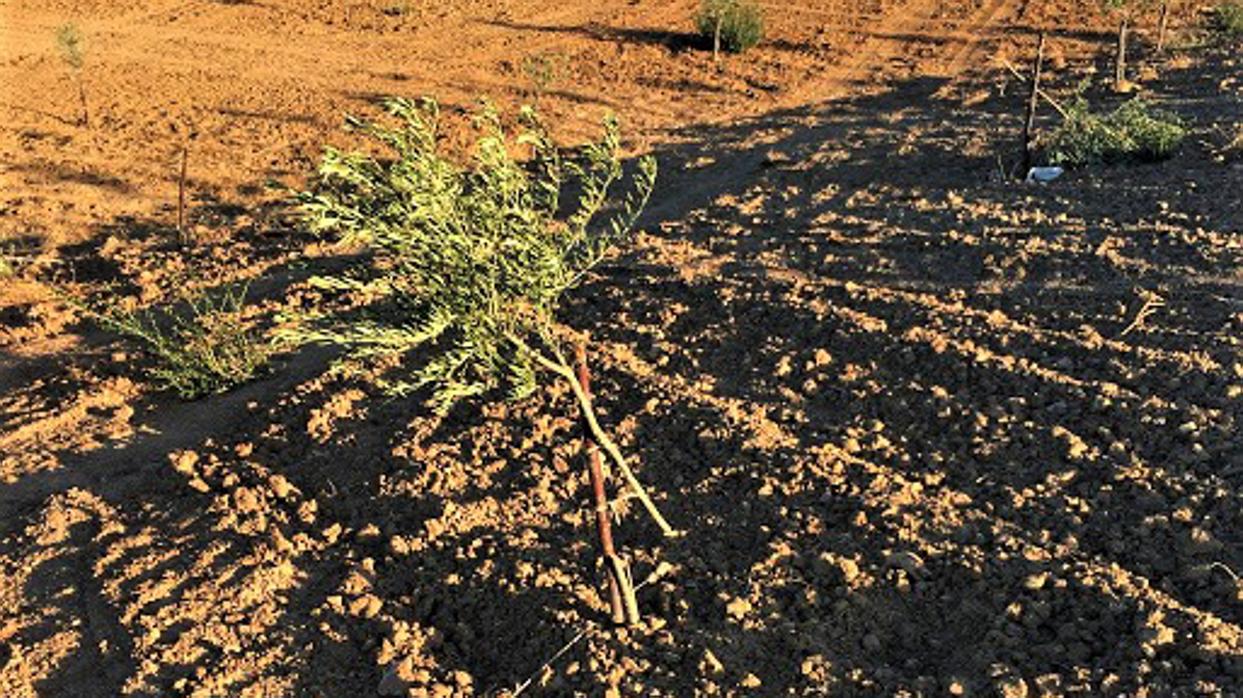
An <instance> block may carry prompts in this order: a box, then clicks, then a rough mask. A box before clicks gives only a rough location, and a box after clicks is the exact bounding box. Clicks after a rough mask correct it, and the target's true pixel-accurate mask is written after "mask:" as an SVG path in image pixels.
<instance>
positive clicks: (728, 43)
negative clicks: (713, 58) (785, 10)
mask: <svg viewBox="0 0 1243 698" xmlns="http://www.w3.org/2000/svg"><path fill="white" fill-rule="evenodd" d="M695 26H696V28H697V29H698V31H699V35H700V36H702V37H704V38H705V39H706V40H707V41H708V42H709V43H711V44H712V45H713V46H715V45H716V38H717V32H718V30H719V32H720V42H721V43H720V48H722V49H724V50H726V51H729V52H730V53H742V52H743V51H746V50H747V49H749V48H752V47H754V46H755V45H756V44H758V43H760V41H761V40H762V39H763V38H764V16H763V14H762V13H761V12H760V8H759V5H756V4H755V3H754V2H751V1H750V0H703V4H702V5H700V6H699V14H697V15H696V16H695Z"/></svg>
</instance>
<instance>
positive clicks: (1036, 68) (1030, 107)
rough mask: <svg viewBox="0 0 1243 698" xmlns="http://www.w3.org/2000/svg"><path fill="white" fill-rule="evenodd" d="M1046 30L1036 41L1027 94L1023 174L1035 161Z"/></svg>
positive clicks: (1024, 121)
mask: <svg viewBox="0 0 1243 698" xmlns="http://www.w3.org/2000/svg"><path fill="white" fill-rule="evenodd" d="M1044 42H1045V35H1044V32H1040V40H1039V41H1038V42H1037V43H1036V60H1035V62H1034V64H1033V65H1032V84H1031V91H1030V92H1029V93H1028V95H1027V117H1026V118H1025V119H1024V120H1023V169H1022V174H1023V176H1027V174H1026V173H1027V171H1028V170H1029V169H1031V166H1032V161H1033V152H1032V150H1033V148H1032V131H1033V130H1034V129H1035V126H1036V107H1037V105H1038V104H1039V103H1040V71H1041V68H1042V66H1043V65H1044Z"/></svg>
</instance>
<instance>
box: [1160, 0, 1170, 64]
mask: <svg viewBox="0 0 1243 698" xmlns="http://www.w3.org/2000/svg"><path fill="white" fill-rule="evenodd" d="M1169 22H1170V3H1169V2H1168V0H1166V2H1162V3H1161V19H1160V20H1159V21H1158V22H1157V53H1164V52H1165V30H1166V28H1167V27H1168V26H1169Z"/></svg>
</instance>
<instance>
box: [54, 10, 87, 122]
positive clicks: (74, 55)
mask: <svg viewBox="0 0 1243 698" xmlns="http://www.w3.org/2000/svg"><path fill="white" fill-rule="evenodd" d="M56 45H57V47H59V48H60V58H61V60H62V61H64V63H65V65H66V66H67V67H68V68H69V71H70V73H71V74H72V75H73V80H74V82H75V83H77V85H78V101H79V102H80V103H81V105H82V113H81V115H80V116H79V123H80V124H81V125H82V126H84V127H86V128H90V126H91V110H90V109H89V108H88V107H87V102H86V82H85V81H84V80H83V79H82V67H83V65H84V63H85V59H84V57H83V53H82V34H81V32H79V31H78V28H77V27H76V26H74V25H72V24H65V25H62V26H61V27H60V28H59V29H57V30H56Z"/></svg>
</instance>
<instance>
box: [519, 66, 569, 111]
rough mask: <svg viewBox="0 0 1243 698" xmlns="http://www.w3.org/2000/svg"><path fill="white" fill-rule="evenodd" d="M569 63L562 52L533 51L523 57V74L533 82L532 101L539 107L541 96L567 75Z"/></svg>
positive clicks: (528, 80)
mask: <svg viewBox="0 0 1243 698" xmlns="http://www.w3.org/2000/svg"><path fill="white" fill-rule="evenodd" d="M568 63H569V61H568V59H567V58H566V56H565V54H561V53H550V52H544V53H531V54H527V55H525V56H523V57H522V64H521V68H522V74H523V76H525V77H526V79H527V82H529V83H530V84H531V90H530V92H531V101H532V102H534V103H535V106H536V107H537V108H538V107H539V103H540V98H542V97H543V96H544V94H545V93H547V92H548V89H549V88H550V87H552V86H553V85H554V84H556V83H557V82H558V81H560V80H561V78H562V76H563V75H565V70H566V66H567V64H568Z"/></svg>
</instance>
